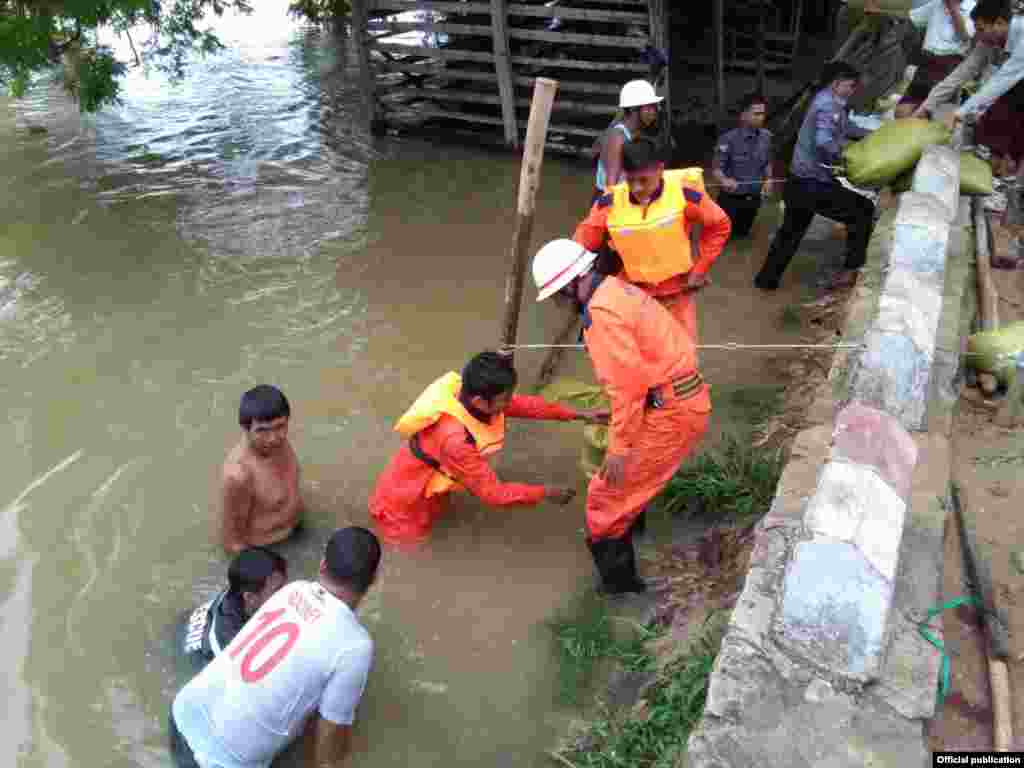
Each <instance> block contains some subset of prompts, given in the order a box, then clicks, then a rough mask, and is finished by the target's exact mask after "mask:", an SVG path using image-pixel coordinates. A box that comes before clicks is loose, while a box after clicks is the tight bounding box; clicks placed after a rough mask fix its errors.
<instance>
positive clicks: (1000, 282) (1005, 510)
mask: <svg viewBox="0 0 1024 768" xmlns="http://www.w3.org/2000/svg"><path fill="white" fill-rule="evenodd" d="M995 233H996V251H997V253H999V252H1005V248H1006V245H1007V240H1008V234H1007V233H1006V232H1005V230H1002V229H1001V228H1000V227H996V228H995ZM993 277H994V279H995V282H996V287H997V289H998V291H999V297H1000V301H999V310H998V311H999V321H1000V324H1001V325H1005V324H1008V323H1012V322H1016V321H1020V320H1024V271H1022V270H1016V271H1012V270H1007V271H1004V270H993ZM959 405H960V407H959V414H958V416H957V422H956V425H955V427H954V445H953V478H954V480H955V481H956V482H957V483H958V484H959V485H960V487H961V488H963V489H964V498H965V500H966V503H967V504H969V505H970V506H971V509H972V511H973V513H974V514H976V516H977V519H978V538H979V543H978V547H979V550H980V552H981V553H982V555H983V556H985V557H986V559H989V560H990V563H991V571H992V578H993V584H994V591H995V597H994V599H995V601H996V603H997V605H998V606H999V607H1000V608H1001V609H1002V610H1003V611H1004V612H1005V615H1007V616H1008V618H1009V623H1010V625H1009V632H1010V659H1009V660H1008V665H1009V670H1010V688H1011V697H1012V698H1013V699H1014V702H1013V721H1014V722H1013V732H1014V749H1017V750H1024V610H1022V609H1021V608H1020V607H1018V604H1019V603H1020V602H1022V601H1024V516H1022V515H1021V498H1024V428H1017V429H1013V430H1011V429H1004V428H1001V427H999V426H998V425H996V424H995V422H994V417H995V414H996V410H997V408H998V406H999V401H998V400H996V399H993V400H986V398H985V397H984V396H983V395H982V393H981V391H980V390H979V389H976V388H971V387H967V386H966V385H965V386H964V388H963V390H962V394H961V401H960V404H959ZM959 539H960V537H959V534H958V532H957V526H956V524H955V519H954V518H952V517H950V518H947V521H946V531H945V572H944V577H943V581H944V584H943V596H944V600H951V599H953V598H956V597H958V596H960V595H967V594H969V589H968V586H967V584H966V580H965V578H964V567H963V562H962V556H961V552H960V540H959ZM1015 558H1019V560H1017V561H1016V562H1017V564H1015ZM977 621H978V614H977V612H976V611H974V610H973V609H970V608H966V607H961V608H959V609H955V610H950V611H947V612H946V613H945V615H944V616H943V624H942V626H943V629H944V632H945V644H946V646H947V649H948V651H949V655H950V659H951V682H950V691H949V695H948V696H947V698H946V700H945V704H944V707H943V709H942V711H941V713H940V715H939V716H937V717H936V718H935V719H934V720H933V721H932V723H931V725H930V728H929V735H930V739H931V746H932V748H933V749H934V750H940V749H947V750H971V751H981V750H989V749H992V736H993V729H992V701H991V695H990V689H989V681H988V665H987V662H986V655H985V654H986V646H985V636H984V633H983V631H982V630H980V629H979V627H978V624H977Z"/></svg>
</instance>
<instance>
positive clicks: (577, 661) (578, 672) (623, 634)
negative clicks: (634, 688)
mask: <svg viewBox="0 0 1024 768" xmlns="http://www.w3.org/2000/svg"><path fill="white" fill-rule="evenodd" d="M616 624H618V626H616ZM547 625H548V628H549V629H550V630H551V632H552V634H553V635H554V639H555V652H556V654H557V656H558V698H559V701H560V702H561V703H562V704H568V705H574V706H576V705H579V704H580V702H581V700H582V698H583V695H584V694H585V693H586V692H588V691H589V690H590V689H591V686H592V684H593V681H594V675H595V672H596V670H597V668H598V666H599V665H601V664H603V663H604V662H606V661H608V660H614V661H615V662H617V663H618V664H620V665H621V666H623V667H624V668H626V669H627V670H629V671H631V672H640V671H643V670H645V669H649V668H651V666H652V665H653V664H654V658H653V657H652V656H651V655H650V653H648V651H647V650H646V648H645V646H644V643H646V642H647V641H648V640H651V639H653V638H655V637H657V636H658V635H660V634H661V633H662V631H663V630H661V629H660V628H655V627H644V626H641V625H640V624H637V623H635V622H632V621H630V620H629V619H620V618H618V617H616V616H613V615H612V614H611V612H610V611H609V609H608V602H607V600H605V599H604V598H602V597H601V596H600V595H598V594H597V593H596V592H594V591H593V590H587V591H586V592H584V593H583V594H581V595H579V596H577V597H576V598H575V599H574V600H573V603H572V605H571V606H570V608H569V610H568V611H567V612H566V613H564V614H563V615H561V616H558V617H556V618H555V619H552V620H551V621H549V622H547Z"/></svg>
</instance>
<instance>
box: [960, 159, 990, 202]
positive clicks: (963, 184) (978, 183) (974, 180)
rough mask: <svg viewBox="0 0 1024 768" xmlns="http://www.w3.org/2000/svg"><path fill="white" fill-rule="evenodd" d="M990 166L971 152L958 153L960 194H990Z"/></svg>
mask: <svg viewBox="0 0 1024 768" xmlns="http://www.w3.org/2000/svg"><path fill="white" fill-rule="evenodd" d="M992 191H993V190H992V166H991V165H990V164H989V163H988V162H986V161H985V160H982V159H981V158H980V157H978V156H977V155H976V154H974V153H973V152H961V153H960V194H961V195H991V194H992Z"/></svg>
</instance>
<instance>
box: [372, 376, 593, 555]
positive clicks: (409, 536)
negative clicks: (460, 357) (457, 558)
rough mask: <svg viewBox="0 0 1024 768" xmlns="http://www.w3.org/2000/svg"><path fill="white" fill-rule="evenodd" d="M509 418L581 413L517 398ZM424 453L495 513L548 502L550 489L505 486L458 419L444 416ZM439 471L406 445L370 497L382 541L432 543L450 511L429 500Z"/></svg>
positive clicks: (441, 499)
mask: <svg viewBox="0 0 1024 768" xmlns="http://www.w3.org/2000/svg"><path fill="white" fill-rule="evenodd" d="M504 415H505V416H506V417H511V418H519V419H547V420H552V421H572V420H573V419H575V418H576V411H575V410H573V409H572V408H567V407H566V406H563V405H559V404H557V403H550V402H548V401H547V400H545V399H544V398H542V397H534V396H529V395H514V396H513V397H512V400H511V402H510V403H509V405H508V408H507V409H506V410H505V414H504ZM417 435H418V437H419V445H420V449H421V450H422V451H423V453H424V454H426V455H427V456H429V457H432V458H434V459H436V460H437V461H438V462H439V463H440V465H441V468H442V470H443V472H444V473H445V474H446V475H448V476H450V477H451V478H453V479H454V480H456V481H457V482H458V483H459V485H460V486H462V488H464V489H465V490H468V491H469V492H470V493H472V494H473V495H474V496H476V497H477V498H479V499H480V500H481V501H482V502H484V503H485V504H488V505H490V506H493V507H501V506H509V505H512V504H524V505H532V504H537V503H539V502H540V501H542V500H543V499H544V486H542V485H528V484H525V483H505V482H502V481H501V480H499V479H498V476H497V475H496V474H495V473H494V470H493V469H491V466H490V464H488V463H487V459H486V458H485V457H484V456H483V455H481V453H480V450H479V449H478V448H477V446H476V444H475V443H474V442H473V441H472V440H471V439H469V433H468V430H467V429H466V427H464V426H463V425H462V424H461V423H460V422H459V421H458V420H457V419H456V418H455V417H453V416H451V415H449V414H447V413H443V414H441V415H440V418H439V419H438V420H437V422H436V423H434V424H432V425H430V426H429V427H426V428H425V429H423V430H421V431H420V432H418V433H417ZM435 475H436V473H435V471H434V469H433V467H431V466H429V465H428V464H426V463H424V462H423V461H421V460H420V459H418V458H416V456H415V455H413V452H412V450H411V448H410V446H409V443H408V442H406V443H405V444H404V445H402V447H401V448H400V449H399V450H398V452H397V453H396V454H395V455H394V456H393V457H392V459H391V461H390V463H389V464H388V466H387V468H385V470H384V472H383V473H382V474H381V475H380V477H379V478H378V479H377V485H376V487H375V488H374V489H373V493H372V494H371V496H370V516H371V517H372V518H373V521H374V523H375V525H376V527H377V532H378V533H379V534H380V537H381V538H382V539H384V540H385V541H387V542H389V543H391V544H411V543H415V542H418V541H422V540H423V539H426V538H427V537H428V536H429V535H430V530H431V528H433V526H434V522H435V521H436V520H437V519H438V518H439V517H441V515H443V514H444V512H445V510H446V506H447V505H446V502H445V499H446V497H447V496H448V494H447V493H436V494H433V495H428V486H430V485H431V483H432V482H433V480H434V478H435Z"/></svg>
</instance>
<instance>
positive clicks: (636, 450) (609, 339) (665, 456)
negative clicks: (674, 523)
mask: <svg viewBox="0 0 1024 768" xmlns="http://www.w3.org/2000/svg"><path fill="white" fill-rule="evenodd" d="M599 279H600V280H601V282H600V283H599V284H598V286H597V288H596V289H595V290H594V292H593V294H592V295H591V297H590V299H589V301H588V302H587V304H586V308H585V312H584V331H583V336H584V340H585V342H586V346H587V352H588V353H589V354H590V359H591V362H592V363H593V366H594V371H595V372H596V374H597V378H598V380H599V381H600V382H601V384H602V386H603V387H604V388H605V391H606V392H607V393H608V396H609V398H610V399H611V410H612V415H611V423H610V427H609V435H608V455H615V456H624V457H625V458H626V465H625V476H624V478H623V481H622V482H621V483H620V485H619V487H617V488H612V487H610V486H609V485H608V483H606V482H605V481H604V480H603V479H602V478H601V477H600V475H594V477H593V478H592V479H591V481H590V487H589V489H588V492H587V530H588V532H589V534H590V537H591V538H592V539H595V540H600V539H618V538H622V537H623V536H624V535H626V533H627V532H628V531H629V529H630V528H631V527H632V524H633V521H634V520H635V519H636V518H637V517H638V516H639V514H640V512H641V511H642V510H643V508H644V506H645V505H646V504H647V502H649V501H650V500H651V499H653V498H654V497H655V496H656V495H657V494H658V493H659V492H660V491H661V489H662V488H664V487H665V485H666V484H667V483H668V481H669V480H670V479H671V478H672V476H673V475H674V474H675V473H676V470H678V468H679V465H680V464H681V463H682V462H683V460H684V459H685V458H686V457H687V456H688V455H690V453H691V452H692V451H693V449H694V448H695V447H696V445H697V443H698V442H699V441H700V439H701V438H702V437H703V436H704V433H705V432H706V431H707V426H708V418H709V416H710V414H711V397H710V394H709V390H708V387H707V385H706V384H704V383H703V382H702V381H700V379H699V376H698V375H697V363H696V347H695V346H694V342H693V339H692V338H691V336H690V334H689V333H688V332H687V331H686V330H685V329H684V328H683V326H681V325H680V324H679V323H678V321H677V320H676V318H674V317H673V316H672V314H671V313H670V312H668V311H667V310H666V309H665V307H663V306H662V305H661V304H660V303H659V302H658V301H655V300H654V298H652V297H651V296H650V294H648V293H646V292H644V291H641V290H639V289H638V288H637V287H635V286H633V285H631V284H630V283H627V282H625V281H624V280H620V279H619V278H617V277H605V278H603V279H602V278H599ZM673 382H686V386H684V387H679V389H680V390H681V391H682V392H683V393H682V394H681V395H679V396H676V394H675V391H674V390H673V387H672V383H673ZM665 385H667V386H665ZM656 387H657V388H659V390H658V392H659V395H660V396H661V399H662V400H663V405H661V407H657V408H655V407H651V406H650V405H649V403H648V394H649V392H650V391H651V390H652V389H653V388H656Z"/></svg>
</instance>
